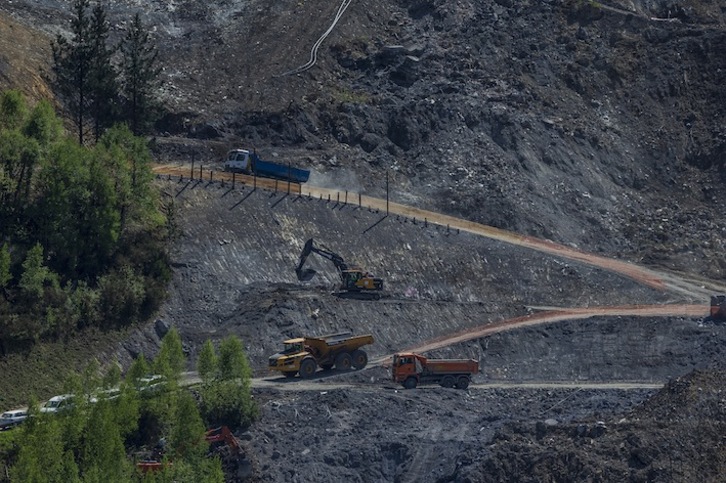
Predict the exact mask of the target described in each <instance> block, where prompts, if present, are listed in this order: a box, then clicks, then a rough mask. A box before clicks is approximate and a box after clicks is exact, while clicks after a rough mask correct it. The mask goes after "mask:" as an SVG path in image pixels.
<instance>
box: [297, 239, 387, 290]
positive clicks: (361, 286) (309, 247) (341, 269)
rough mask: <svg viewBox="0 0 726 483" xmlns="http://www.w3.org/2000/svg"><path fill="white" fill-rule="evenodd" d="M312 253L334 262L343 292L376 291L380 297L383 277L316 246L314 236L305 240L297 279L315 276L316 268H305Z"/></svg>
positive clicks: (302, 279)
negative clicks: (349, 263) (354, 265)
mask: <svg viewBox="0 0 726 483" xmlns="http://www.w3.org/2000/svg"><path fill="white" fill-rule="evenodd" d="M311 253H315V254H316V255H319V256H321V257H323V258H326V259H328V260H330V261H331V262H333V265H335V268H336V269H337V270H338V275H339V276H340V281H341V290H342V291H343V292H357V293H369V294H370V293H375V298H380V295H379V294H378V293H377V292H380V291H381V290H383V280H382V279H380V278H377V277H374V276H373V275H371V274H370V273H368V272H366V271H364V270H362V269H360V268H358V267H353V266H350V265H348V264H347V263H346V262H345V260H344V259H343V257H341V256H340V255H338V254H337V253H335V252H333V251H332V250H329V249H328V248H326V247H317V246H315V242H314V241H313V239H312V238H311V239H309V240H308V241H307V242H305V246H304V247H303V250H302V253H300V259H299V260H298V262H297V267H295V273H296V274H297V279H298V280H300V281H301V282H307V281H308V280H310V279H312V278H313V277H314V276H315V273H316V272H315V270H313V269H311V268H307V269H306V268H305V262H306V261H307V259H308V257H309V256H310V254H311Z"/></svg>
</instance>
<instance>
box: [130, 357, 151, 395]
mask: <svg viewBox="0 0 726 483" xmlns="http://www.w3.org/2000/svg"><path fill="white" fill-rule="evenodd" d="M148 373H149V363H148V362H146V357H144V354H139V355H138V356H137V357H136V359H134V362H132V363H131V367H129V370H128V371H127V372H126V382H127V383H128V384H129V385H131V386H133V387H138V386H139V380H140V379H141V378H142V377H144V376H146V375H147V374H148Z"/></svg>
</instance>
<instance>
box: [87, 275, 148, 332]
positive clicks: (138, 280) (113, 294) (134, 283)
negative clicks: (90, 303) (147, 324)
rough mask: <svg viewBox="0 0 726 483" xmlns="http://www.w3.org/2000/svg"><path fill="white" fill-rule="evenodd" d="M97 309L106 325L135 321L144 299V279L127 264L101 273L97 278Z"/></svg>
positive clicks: (118, 324)
mask: <svg viewBox="0 0 726 483" xmlns="http://www.w3.org/2000/svg"><path fill="white" fill-rule="evenodd" d="M98 290H99V297H100V298H99V310H100V312H101V315H102V316H101V319H102V321H103V322H102V323H103V324H104V325H105V326H106V327H120V326H122V325H123V324H128V323H129V322H136V321H137V320H138V315H139V307H140V306H141V303H142V302H143V300H144V279H143V277H142V276H141V275H138V274H137V273H135V272H134V270H133V269H132V268H131V267H129V266H128V265H123V266H122V267H121V268H119V269H118V270H112V271H111V272H109V273H107V274H106V275H103V276H102V277H101V278H100V279H99V280H98Z"/></svg>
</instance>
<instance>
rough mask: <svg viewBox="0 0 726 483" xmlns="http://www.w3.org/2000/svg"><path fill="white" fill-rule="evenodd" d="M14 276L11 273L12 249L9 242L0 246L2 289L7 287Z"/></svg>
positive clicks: (0, 286) (0, 285)
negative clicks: (9, 247)
mask: <svg viewBox="0 0 726 483" xmlns="http://www.w3.org/2000/svg"><path fill="white" fill-rule="evenodd" d="M12 278H13V275H12V274H11V273H10V250H9V249H8V244H7V243H5V244H3V246H2V247H1V248H0V290H1V289H4V288H5V287H7V286H8V283H10V280H12Z"/></svg>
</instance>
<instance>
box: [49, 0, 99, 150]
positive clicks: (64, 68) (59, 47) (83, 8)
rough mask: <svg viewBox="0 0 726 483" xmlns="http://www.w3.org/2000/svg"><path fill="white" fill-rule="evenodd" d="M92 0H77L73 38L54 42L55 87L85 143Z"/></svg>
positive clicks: (72, 30)
mask: <svg viewBox="0 0 726 483" xmlns="http://www.w3.org/2000/svg"><path fill="white" fill-rule="evenodd" d="M89 2H90V0H74V2H73V12H74V17H73V19H72V20H71V38H70V39H66V38H65V37H63V36H62V35H58V36H57V37H56V40H55V42H53V43H52V49H53V72H54V74H55V82H54V87H55V88H56V90H57V91H58V94H60V96H61V98H62V99H63V100H64V101H65V104H66V107H67V108H68V110H69V111H70V114H71V117H72V119H73V123H74V124H75V126H76V129H77V130H78V143H79V144H81V145H82V144H83V140H84V131H85V129H86V111H87V109H88V106H89V96H90V90H91V72H92V60H93V59H92V55H93V42H92V37H91V22H90V19H89V18H88V8H89V5H90V3H89Z"/></svg>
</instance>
